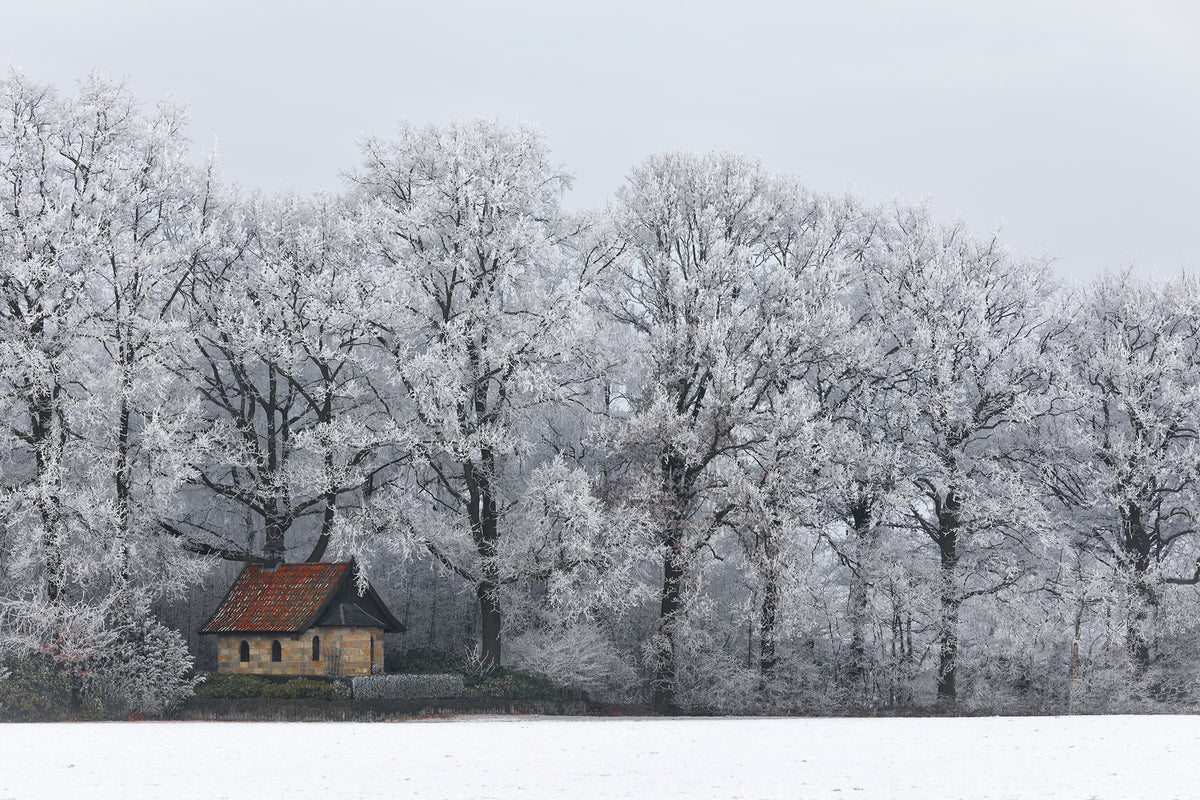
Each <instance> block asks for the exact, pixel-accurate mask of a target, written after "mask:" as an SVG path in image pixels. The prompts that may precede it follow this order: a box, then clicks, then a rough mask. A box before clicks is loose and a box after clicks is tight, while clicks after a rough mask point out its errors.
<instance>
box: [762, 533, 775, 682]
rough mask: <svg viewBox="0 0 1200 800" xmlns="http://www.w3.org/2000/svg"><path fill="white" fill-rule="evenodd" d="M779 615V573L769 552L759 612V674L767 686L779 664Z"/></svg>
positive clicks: (773, 677)
mask: <svg viewBox="0 0 1200 800" xmlns="http://www.w3.org/2000/svg"><path fill="white" fill-rule="evenodd" d="M778 616H779V575H778V570H777V569H776V568H775V561H774V558H773V557H772V556H771V555H770V554H768V556H767V568H766V574H765V576H764V580H763V599H762V606H761V608H760V614H759V643H758V674H759V677H760V678H761V680H762V684H763V687H764V688H765V687H766V686H767V685H768V684H769V683H770V682H771V681H773V680H774V679H775V668H776V666H778V664H779V656H778V655H777V653H776V633H775V629H776V627H777V625H778V619H777V618H778Z"/></svg>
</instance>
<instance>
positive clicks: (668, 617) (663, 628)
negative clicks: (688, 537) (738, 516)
mask: <svg viewBox="0 0 1200 800" xmlns="http://www.w3.org/2000/svg"><path fill="white" fill-rule="evenodd" d="M682 550H683V546H682V542H680V540H679V537H678V534H677V532H676V531H675V529H674V528H672V532H671V533H670V534H668V541H667V550H666V554H665V556H664V557H663V586H662V604H661V605H660V607H659V613H658V633H659V636H660V637H661V640H660V642H659V645H658V648H657V650H658V652H657V653H656V655H657V656H658V657H657V659H656V660H655V664H654V677H653V687H652V688H653V690H654V695H653V700H652V703H653V705H654V709H655V710H656V711H658V712H659V713H661V714H665V713H668V712H670V711H672V710H673V709H674V705H675V674H676V660H675V625H676V623H677V619H678V616H679V611H680V609H681V608H682V605H683V601H682V596H681V591H682V589H683V579H684V567H683V552H682Z"/></svg>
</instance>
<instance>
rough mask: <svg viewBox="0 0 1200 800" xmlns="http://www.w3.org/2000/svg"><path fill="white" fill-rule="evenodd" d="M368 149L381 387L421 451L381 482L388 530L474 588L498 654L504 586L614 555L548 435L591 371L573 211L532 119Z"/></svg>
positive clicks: (489, 652) (420, 133)
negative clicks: (400, 476) (387, 486)
mask: <svg viewBox="0 0 1200 800" xmlns="http://www.w3.org/2000/svg"><path fill="white" fill-rule="evenodd" d="M364 151H365V158H364V164H363V166H362V168H361V169H360V170H359V171H358V173H357V174H355V175H354V176H353V181H354V182H355V183H356V184H357V186H358V196H359V198H360V200H361V201H362V204H363V205H362V206H361V209H360V225H361V236H362V238H363V241H364V247H365V248H366V250H367V251H368V253H369V254H370V257H371V259H372V263H373V265H374V266H373V269H374V274H375V286H376V290H375V295H374V296H375V301H376V302H375V304H374V306H373V308H374V311H373V312H372V322H373V324H374V325H375V329H376V336H377V341H378V344H379V346H380V347H381V348H382V350H383V351H384V352H385V353H386V357H387V359H388V367H387V369H388V373H387V376H386V377H387V384H386V386H387V389H386V390H385V389H383V388H381V390H380V392H381V394H383V393H385V392H386V391H390V392H391V393H392V396H393V398H394V399H393V401H392V402H390V403H389V411H390V413H391V415H392V418H393V420H394V421H395V424H396V436H397V441H396V446H397V447H399V448H402V449H404V450H406V451H407V452H408V453H409V454H410V455H411V457H412V460H413V470H412V472H411V474H410V476H409V482H408V483H407V484H405V485H404V486H402V487H400V488H399V489H398V490H396V491H394V492H391V493H377V496H376V502H377V503H378V506H377V507H378V508H379V509H380V510H381V516H380V517H379V519H380V522H379V523H378V525H377V528H378V531H379V532H380V533H382V534H384V538H387V536H388V534H390V535H391V538H392V540H393V541H396V542H398V543H400V544H401V546H402V547H403V546H408V545H416V547H418V548H419V549H421V550H424V551H427V552H428V553H429V554H431V555H432V556H433V557H434V558H435V559H436V561H437V562H438V563H439V564H440V565H441V566H442V567H443V568H445V569H446V570H447V571H448V572H449V573H450V574H453V575H455V576H457V577H458V578H459V579H461V580H463V581H465V582H466V584H467V585H468V586H469V587H471V589H472V590H473V591H474V593H475V595H476V597H477V599H478V603H479V609H480V620H481V630H482V633H481V651H480V658H481V660H482V661H483V662H484V663H486V664H498V663H500V658H501V629H502V622H503V619H502V609H503V604H504V597H505V596H506V592H507V591H508V590H509V589H510V588H512V587H515V586H518V585H520V584H522V583H525V582H527V581H529V580H534V579H536V580H547V581H550V582H551V584H552V585H553V584H555V582H556V581H558V580H560V579H561V576H564V575H567V574H572V573H576V571H577V570H579V569H580V568H582V567H583V566H584V565H592V566H594V567H595V568H603V565H605V564H606V563H607V561H608V559H610V557H611V551H610V549H609V547H608V545H607V544H606V539H607V537H608V536H609V535H610V534H612V533H614V531H613V530H612V529H611V528H610V527H608V526H607V523H606V520H605V519H604V516H603V515H602V514H600V513H599V509H598V507H597V506H596V505H595V501H594V500H593V499H592V495H591V492H590V490H589V482H588V480H587V476H585V475H582V474H581V473H580V472H579V471H578V468H576V467H574V466H572V465H571V463H570V462H569V461H568V460H565V459H563V458H561V457H558V456H556V454H555V452H554V451H555V448H554V447H552V446H550V445H551V444H552V442H551V441H550V440H551V439H553V436H552V433H551V429H550V426H549V425H548V423H549V421H550V420H551V419H552V418H553V413H554V412H553V409H554V408H560V409H561V408H563V407H569V406H571V405H572V404H575V403H578V402H580V397H581V396H582V395H583V394H584V393H585V392H587V391H588V380H589V379H590V378H591V377H592V376H591V374H590V368H589V365H588V362H587V360H586V359H584V358H582V357H581V355H580V352H579V349H580V347H581V345H582V343H583V342H582V338H581V331H582V330H583V329H584V327H583V326H584V325H585V324H586V321H587V314H586V309H585V307H584V305H583V300H584V295H585V285H586V282H585V280H584V278H583V265H582V264H579V263H578V262H577V260H576V259H575V258H574V257H573V256H572V253H573V252H574V249H573V248H571V247H569V244H570V237H571V236H572V235H573V231H574V230H575V228H576V226H575V225H574V224H573V221H572V220H570V219H569V218H568V217H567V216H566V215H565V214H564V213H563V212H562V210H561V208H560V205H559V204H560V200H561V197H562V194H563V192H564V191H565V190H566V188H567V186H568V178H567V176H566V175H565V174H564V173H563V172H561V171H560V170H559V169H557V168H556V167H554V166H553V165H552V164H551V163H550V160H549V154H548V152H547V149H546V145H545V143H544V142H543V140H542V138H541V136H540V135H538V134H537V133H536V132H534V131H533V130H532V129H529V128H526V127H519V128H505V127H502V126H499V125H496V124H493V123H489V122H484V121H474V122H468V123H460V124H453V125H449V126H446V127H443V128H436V127H428V128H417V127H413V126H409V125H403V126H401V128H400V129H399V131H398V132H397V134H396V136H395V137H394V138H393V139H391V140H381V139H369V140H367V142H366V144H365V147H364ZM559 449H560V450H561V448H559ZM598 565H599V566H598ZM592 586H593V587H598V586H599V585H598V584H595V583H593V584H592ZM611 587H612V588H611V591H619V588H618V587H619V583H618V582H616V581H613V582H612V583H611Z"/></svg>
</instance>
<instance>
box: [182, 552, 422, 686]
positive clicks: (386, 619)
mask: <svg viewBox="0 0 1200 800" xmlns="http://www.w3.org/2000/svg"><path fill="white" fill-rule="evenodd" d="M356 571H357V567H356V566H355V564H354V562H353V561H349V562H340V563H307V562H306V563H302V564H284V563H280V561H278V560H274V561H272V560H268V561H267V563H265V564H247V565H246V567H245V568H244V569H243V570H242V573H241V574H240V575H239V576H238V578H237V580H236V581H234V583H233V586H232V587H231V588H230V590H229V593H228V594H227V595H226V596H225V599H224V600H222V601H221V604H220V605H219V606H218V607H217V610H216V612H215V613H214V614H213V616H212V618H211V619H210V620H209V621H208V623H207V624H206V625H205V626H204V627H203V628H202V629H201V630H200V633H202V634H211V635H215V636H217V672H241V673H249V674H253V675H371V674H374V673H380V672H383V635H384V634H385V633H402V632H403V631H404V626H403V625H402V624H401V623H400V621H399V620H397V619H396V618H395V617H394V616H392V613H391V612H390V611H388V609H387V606H386V605H384V603H383V600H382V598H380V597H379V595H378V593H376V591H375V589H374V588H372V587H371V585H370V584H367V585H366V589H365V591H363V592H362V593H361V594H360V593H359V591H358V586H357V581H356V579H355V572H356Z"/></svg>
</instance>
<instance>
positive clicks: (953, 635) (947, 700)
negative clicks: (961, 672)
mask: <svg viewBox="0 0 1200 800" xmlns="http://www.w3.org/2000/svg"><path fill="white" fill-rule="evenodd" d="M960 510H961V503H960V501H959V499H958V495H957V494H956V492H955V491H954V490H953V489H951V490H950V491H949V492H947V493H946V499H945V500H944V501H943V503H942V508H941V510H940V512H939V514H938V537H937V545H938V556H939V569H938V579H939V587H938V589H939V598H940V605H941V609H940V614H939V619H938V679H937V701H938V704H939V705H946V706H953V705H955V704H956V703H957V702H958V686H957V678H958V611H959V606H960V605H961V603H962V600H961V599H960V598H959V596H958V528H959V524H960V519H959V511H960Z"/></svg>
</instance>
